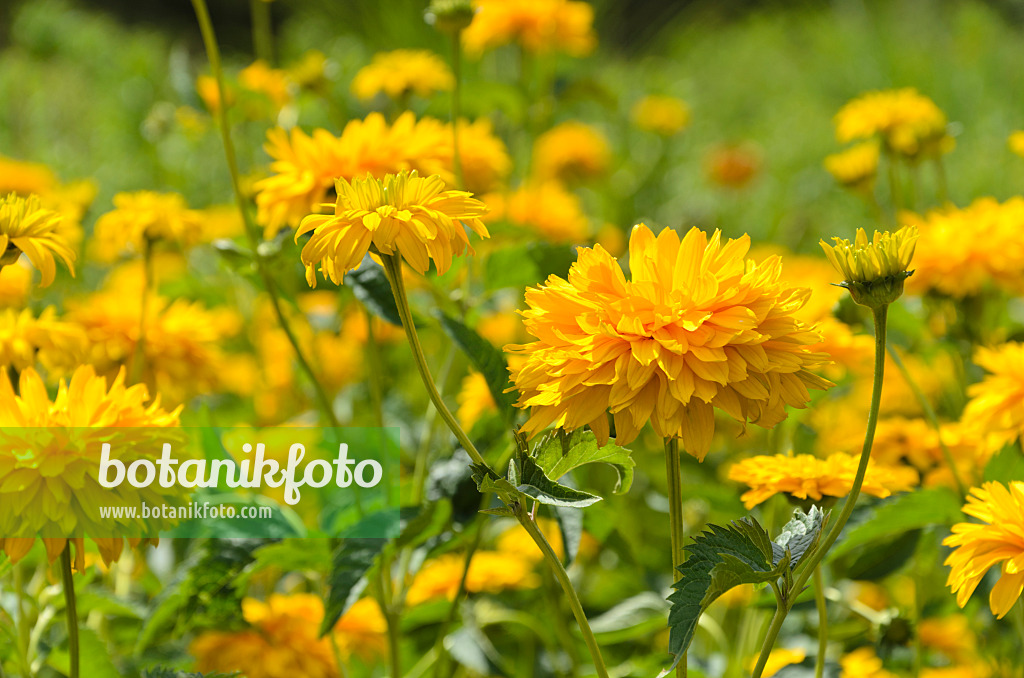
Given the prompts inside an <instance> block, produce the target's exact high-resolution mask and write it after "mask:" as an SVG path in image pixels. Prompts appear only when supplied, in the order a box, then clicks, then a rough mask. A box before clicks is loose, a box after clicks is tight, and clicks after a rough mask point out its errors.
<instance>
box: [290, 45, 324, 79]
mask: <svg viewBox="0 0 1024 678" xmlns="http://www.w3.org/2000/svg"><path fill="white" fill-rule="evenodd" d="M287 73H288V78H289V79H290V80H291V81H292V82H294V83H295V84H296V85H298V86H299V87H303V88H306V89H316V88H318V87H320V86H321V85H322V84H324V82H325V81H326V78H327V57H326V56H325V55H324V53H323V52H321V51H320V50H318V49H311V50H307V51H306V52H305V53H304V54H303V55H302V56H301V57H300V58H299V60H298V61H296V62H295V63H293V64H291V65H290V66H289V67H288V69H287Z"/></svg>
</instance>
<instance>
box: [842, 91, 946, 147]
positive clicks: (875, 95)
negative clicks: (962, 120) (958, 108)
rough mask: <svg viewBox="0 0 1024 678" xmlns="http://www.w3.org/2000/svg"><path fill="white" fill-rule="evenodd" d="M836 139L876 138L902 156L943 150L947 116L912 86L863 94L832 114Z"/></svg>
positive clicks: (844, 141)
mask: <svg viewBox="0 0 1024 678" xmlns="http://www.w3.org/2000/svg"><path fill="white" fill-rule="evenodd" d="M835 125H836V138H837V139H838V140H839V141H840V142H841V143H846V142H848V141H853V140H856V139H868V138H871V137H878V138H879V139H880V140H881V142H882V143H883V144H885V146H886V147H887V148H888V149H890V150H892V151H895V152H897V153H900V154H901V155H906V156H910V157H915V156H917V155H919V154H921V153H938V152H942V151H944V150H946V149H947V148H948V146H949V144H950V142H951V141H952V139H951V138H949V137H948V136H947V135H946V115H945V114H944V113H943V112H942V111H941V110H939V107H938V106H936V105H935V102H933V101H932V100H931V99H929V98H928V97H926V96H922V95H921V94H919V93H918V92H917V90H915V89H913V88H909V87H908V88H904V89H898V90H883V91H877V92H868V93H866V94H862V95H861V96H859V97H857V98H856V99H854V100H852V101H850V102H849V103H847V104H846V105H845V106H843V107H842V109H840V111H839V113H837V114H836V117H835Z"/></svg>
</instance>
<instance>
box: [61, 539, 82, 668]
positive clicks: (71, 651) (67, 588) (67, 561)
mask: <svg viewBox="0 0 1024 678" xmlns="http://www.w3.org/2000/svg"><path fill="white" fill-rule="evenodd" d="M60 572H61V578H62V580H63V582H64V612H65V614H66V615H67V620H68V663H69V665H70V671H71V673H70V676H69V678H78V660H79V656H78V655H79V652H78V605H77V604H76V602H75V579H74V575H73V574H72V572H71V541H70V540H69V541H68V542H67V544H65V545H64V550H63V551H62V552H61V554H60Z"/></svg>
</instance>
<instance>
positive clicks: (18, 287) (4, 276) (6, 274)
mask: <svg viewBox="0 0 1024 678" xmlns="http://www.w3.org/2000/svg"><path fill="white" fill-rule="evenodd" d="M31 287H32V269H30V268H28V267H27V266H22V265H20V264H11V265H10V266H0V308H21V307H22V306H24V305H25V302H26V301H27V299H28V291H29V289H30V288H31Z"/></svg>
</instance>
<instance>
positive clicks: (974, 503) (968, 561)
mask: <svg viewBox="0 0 1024 678" xmlns="http://www.w3.org/2000/svg"><path fill="white" fill-rule="evenodd" d="M963 512H964V513H966V514H967V515H969V516H971V517H972V518H977V519H978V520H980V521H981V523H957V524H956V525H954V526H953V534H952V535H950V536H948V537H946V539H945V540H943V542H942V543H943V544H945V545H946V546H952V547H953V548H954V551H953V553H951V554H950V555H949V557H948V558H946V562H945V564H946V565H948V566H949V567H950V572H949V577H948V579H947V580H946V585H947V586H949V587H950V588H951V589H952V590H953V592H954V593H956V602H957V605H959V606H960V607H963V606H964V605H966V604H967V601H968V599H969V598H970V597H971V595H972V594H973V593H974V590H975V589H976V588H977V587H978V584H979V583H980V582H981V579H982V577H984V576H985V574H986V573H987V572H988V570H989V569H990V568H992V567H994V566H996V565H998V566H1000V569H1001V574H1000V577H999V579H998V580H997V581H996V583H995V586H993V587H992V591H991V593H989V599H988V601H989V607H990V608H991V609H992V614H994V615H996V616H997V617H999V618H1000V619H1002V618H1003V617H1004V616H1005V615H1006V613H1007V612H1009V611H1010V609H1011V608H1012V607H1013V605H1014V603H1016V602H1017V599H1018V598H1020V594H1021V591H1022V590H1024V482H1020V481H1017V480H1012V481H1010V482H1009V483H1008V484H1003V483H999V482H989V483H985V484H984V485H982V486H981V487H973V488H971V491H970V494H969V495H968V497H967V503H966V504H965V505H964V507H963Z"/></svg>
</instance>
